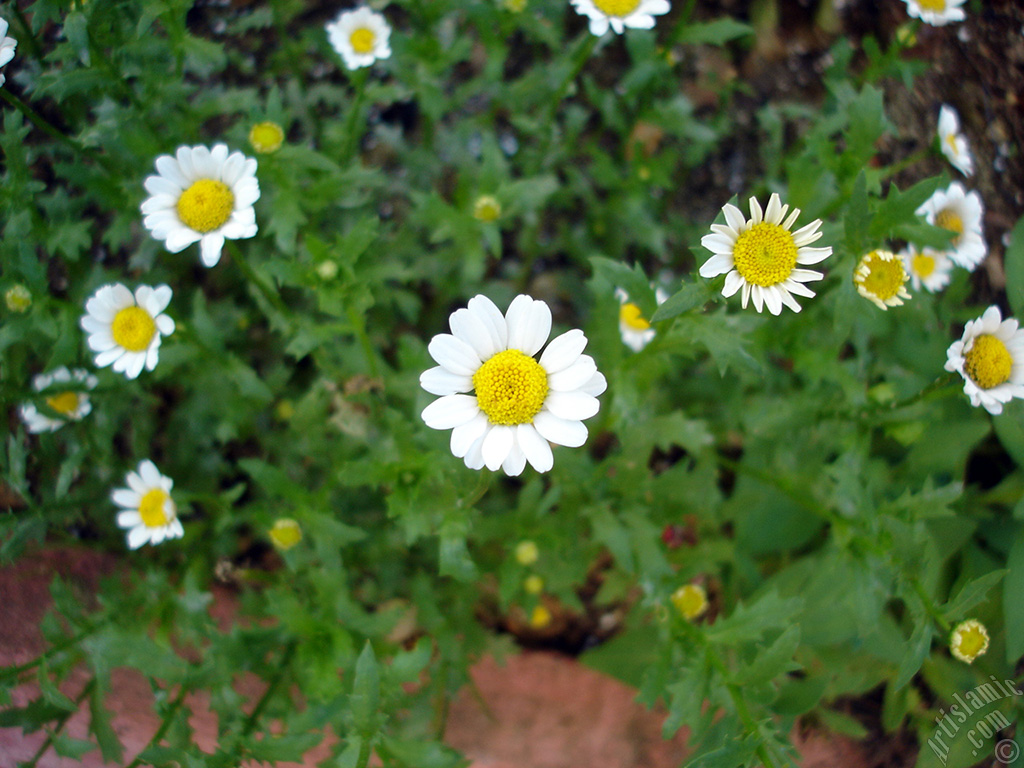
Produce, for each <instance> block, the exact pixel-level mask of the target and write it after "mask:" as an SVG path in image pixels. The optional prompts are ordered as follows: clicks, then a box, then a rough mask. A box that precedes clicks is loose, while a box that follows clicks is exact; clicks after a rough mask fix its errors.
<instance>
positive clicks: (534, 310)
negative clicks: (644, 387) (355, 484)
mask: <svg viewBox="0 0 1024 768" xmlns="http://www.w3.org/2000/svg"><path fill="white" fill-rule="evenodd" d="M448 322H449V325H450V326H451V329H452V333H451V334H447V333H442V334H439V335H437V336H435V337H434V338H433V339H431V341H430V345H429V346H428V347H427V349H428V351H429V352H430V356H431V357H433V358H434V360H435V361H437V363H438V366H437V367H436V368H431V369H430V370H428V371H425V372H424V373H423V374H422V375H421V376H420V386H422V387H423V388H424V389H425V390H427V392H430V393H431V394H433V395H440V398H439V399H438V400H435V401H434V402H433V403H431V404H430V405H428V406H427V407H426V408H425V409H424V410H423V421H425V422H426V424H427V426H428V427H430V428H431V429H450V430H452V437H451V449H452V453H453V454H454V455H455V456H458V457H459V458H461V459H464V460H465V462H466V466H467V467H469V468H470V469H480V468H481V467H483V466H486V467H487V468H488V469H490V470H495V471H496V470H497V469H498V468H499V467H500V468H502V469H503V470H504V471H505V474H507V475H512V476H515V475H518V474H519V473H520V472H522V471H523V468H524V467H525V466H526V462H530V464H531V465H532V466H533V468H534V469H536V470H537V471H538V472H547V471H548V470H549V469H551V467H552V465H553V463H554V458H553V456H552V454H551V446H550V445H549V444H548V443H549V441H550V442H552V443H555V444H557V445H566V446H569V447H571V448H577V447H579V446H581V445H583V443H584V442H586V439H587V428H586V426H584V424H583V420H584V419H589V418H590V417H591V416H593V415H595V414H596V413H597V411H598V408H599V403H598V400H597V396H598V395H600V394H601V393H602V392H604V391H605V389H606V388H607V386H608V385H607V382H606V381H605V378H604V376H603V375H602V374H601V373H600V372H599V371H598V370H597V365H596V364H595V363H594V360H593V358H592V357H590V355H584V354H582V353H583V349H584V348H585V347H586V346H587V337H586V336H584V335H583V331H580V330H572V331H567V332H566V333H563V334H562V335H561V336H557V337H555V338H554V339H552V340H551V343H550V344H548V345H547V349H545V350H544V353H543V354H542V355H541V356H540V359H539V360H538V359H536V358H535V357H534V356H535V355H536V354H537V353H538V352H539V351H540V349H541V347H543V346H544V342H546V341H547V338H548V335H549V334H550V333H551V310H550V309H549V308H548V305H547V304H545V303H544V302H543V301H538V300H536V299H532V298H531V297H529V296H525V295H520V296H516V298H515V299H514V300H513V301H512V304H511V305H509V308H508V311H507V312H506V313H505V315H504V316H502V314H501V311H500V310H499V309H498V308H497V307H496V306H495V305H494V302H492V301H491V300H490V299H488V298H487V297H486V296H476V297H474V298H473V299H470V301H469V306H468V307H467V308H464V309H460V310H457V311H456V312H454V313H452V316H451V318H450V319H449V321H448ZM468 392H473V394H466V393H468Z"/></svg>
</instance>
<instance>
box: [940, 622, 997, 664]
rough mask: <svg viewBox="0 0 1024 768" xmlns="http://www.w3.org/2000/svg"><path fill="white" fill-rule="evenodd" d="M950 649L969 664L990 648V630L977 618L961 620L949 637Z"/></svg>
mask: <svg viewBox="0 0 1024 768" xmlns="http://www.w3.org/2000/svg"><path fill="white" fill-rule="evenodd" d="M949 650H950V652H951V653H952V654H953V655H954V656H956V657H957V658H958V659H960V661H963V662H966V663H968V664H970V663H972V662H973V661H974V660H975V659H976V658H978V657H979V656H981V655H982V654H984V653H985V651H987V650H988V630H986V629H985V625H984V624H982V623H981V622H980V621H978V620H977V619H967V620H966V621H961V622H960V623H959V624H957V625H956V627H955V628H954V629H953V634H952V635H951V636H950V638H949Z"/></svg>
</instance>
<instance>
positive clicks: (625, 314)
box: [615, 288, 668, 352]
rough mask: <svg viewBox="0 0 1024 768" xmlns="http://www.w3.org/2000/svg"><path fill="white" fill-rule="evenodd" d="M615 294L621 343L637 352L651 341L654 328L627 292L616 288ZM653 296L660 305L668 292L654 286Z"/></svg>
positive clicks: (666, 297)
mask: <svg viewBox="0 0 1024 768" xmlns="http://www.w3.org/2000/svg"><path fill="white" fill-rule="evenodd" d="M615 295H616V296H617V297H618V299H619V334H620V335H621V336H622V343H623V344H625V345H626V346H627V347H629V348H630V349H632V350H633V351H634V352H639V351H640V350H641V349H643V348H644V347H646V346H647V345H648V344H650V343H651V339H653V338H654V329H653V328H651V323H650V321H649V320H648V319H647V318H646V317H644V316H643V313H642V312H641V311H640V307H638V306H637V305H636V304H634V303H633V302H631V301H630V300H629V294H628V293H626V292H625V291H624V290H622V289H621V288H616V289H615ZM654 298H655V300H656V301H657V302H658V304H659V305H661V304H664V303H665V301H666V300H667V299H668V294H667V293H665V291H664V290H663V289H661V288H655V290H654Z"/></svg>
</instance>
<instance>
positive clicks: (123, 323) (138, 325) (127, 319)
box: [110, 307, 156, 352]
mask: <svg viewBox="0 0 1024 768" xmlns="http://www.w3.org/2000/svg"><path fill="white" fill-rule="evenodd" d="M155 333H156V323H155V322H153V318H152V317H150V315H149V312H147V311H146V310H144V309H143V308H142V307H125V308H124V309H122V310H120V311H119V312H118V313H117V314H116V315H114V322H112V323H111V324H110V335H111V336H113V337H114V343H116V344H117V345H118V346H119V347H121V348H123V349H127V350H128V351H129V352H141V351H142V350H144V349H146V348H147V347H149V343H150V342H151V341H152V340H153V335H154V334H155Z"/></svg>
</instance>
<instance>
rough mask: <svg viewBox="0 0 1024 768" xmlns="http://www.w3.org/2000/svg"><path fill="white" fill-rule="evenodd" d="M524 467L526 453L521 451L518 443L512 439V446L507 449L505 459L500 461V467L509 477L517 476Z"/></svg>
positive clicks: (521, 472)
mask: <svg viewBox="0 0 1024 768" xmlns="http://www.w3.org/2000/svg"><path fill="white" fill-rule="evenodd" d="M513 437H514V436H513ZM525 468H526V454H525V453H523V449H522V448H520V447H519V443H518V442H516V440H515V439H513V440H512V448H511V449H509V452H508V456H506V457H505V460H504V461H503V462H501V469H502V471H503V472H504V473H505V474H506V475H508V476H509V477H518V476H519V475H521V474H523V469H525Z"/></svg>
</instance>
